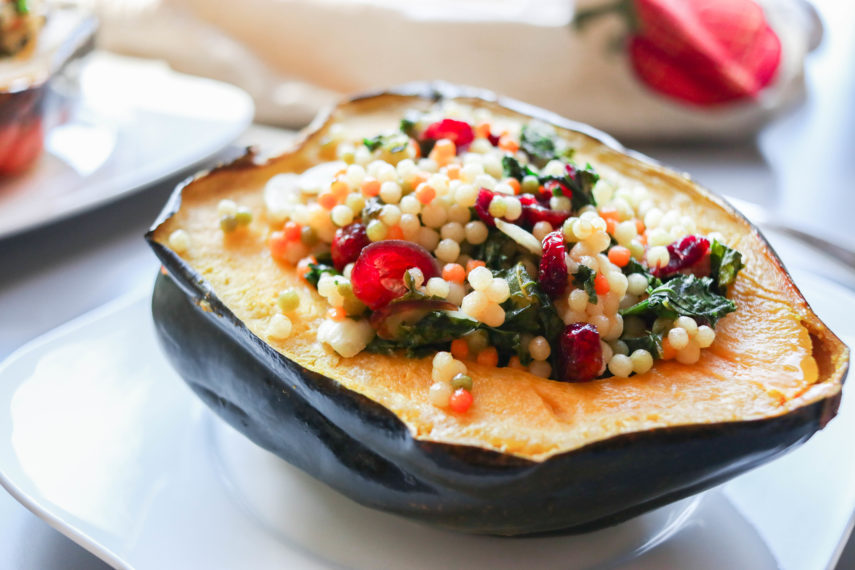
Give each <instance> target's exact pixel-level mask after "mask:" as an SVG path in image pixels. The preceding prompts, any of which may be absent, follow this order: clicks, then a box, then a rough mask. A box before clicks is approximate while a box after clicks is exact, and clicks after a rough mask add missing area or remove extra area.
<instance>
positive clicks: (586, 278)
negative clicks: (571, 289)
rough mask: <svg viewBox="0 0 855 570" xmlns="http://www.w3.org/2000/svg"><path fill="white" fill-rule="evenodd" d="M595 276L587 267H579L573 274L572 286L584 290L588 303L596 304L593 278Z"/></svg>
mask: <svg viewBox="0 0 855 570" xmlns="http://www.w3.org/2000/svg"><path fill="white" fill-rule="evenodd" d="M596 276H597V274H596V273H594V270H593V269H591V268H590V267H588V266H587V265H579V269H577V270H576V273H574V274H573V285H575V286H576V288H577V289H584V290H585V293H587V294H588V302H589V303H592V304H594V305H596V304H597V291H596V289H595V288H594V278H595V277H596Z"/></svg>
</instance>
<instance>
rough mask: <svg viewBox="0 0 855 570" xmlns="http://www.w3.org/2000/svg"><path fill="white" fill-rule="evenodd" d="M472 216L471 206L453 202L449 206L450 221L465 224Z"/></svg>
mask: <svg viewBox="0 0 855 570" xmlns="http://www.w3.org/2000/svg"><path fill="white" fill-rule="evenodd" d="M471 218H472V214H471V212H470V211H469V208H467V207H466V206H461V205H460V204H452V205H451V206H449V208H448V221H450V222H457V223H458V224H465V223H466V222H468V221H469V220H470V219H471Z"/></svg>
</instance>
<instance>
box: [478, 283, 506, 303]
mask: <svg viewBox="0 0 855 570" xmlns="http://www.w3.org/2000/svg"><path fill="white" fill-rule="evenodd" d="M484 292H485V293H486V294H487V298H488V299H490V300H491V301H492V302H494V303H504V302H505V301H507V300H508V297H510V296H511V289H510V286H509V285H508V282H507V280H506V279H502V278H501V277H495V278H493V281H492V282H491V283H490V285H488V286H487V288H486V289H485V290H484Z"/></svg>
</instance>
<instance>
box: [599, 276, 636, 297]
mask: <svg viewBox="0 0 855 570" xmlns="http://www.w3.org/2000/svg"><path fill="white" fill-rule="evenodd" d="M633 275H637V274H636V273H633ZM606 279H607V280H608V282H609V291H611V292H612V293H614V294H615V297H616V299H617V301H618V302H620V299H621V298H623V296H624V295H626V292H627V290H628V289H629V279H628V278H627V276H626V275H624V274H623V273H620V272H618V271H611V272H609V274H608V275H606Z"/></svg>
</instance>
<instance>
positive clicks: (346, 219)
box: [330, 204, 353, 227]
mask: <svg viewBox="0 0 855 570" xmlns="http://www.w3.org/2000/svg"><path fill="white" fill-rule="evenodd" d="M330 217H331V218H332V221H333V223H334V224H335V225H337V226H339V227H342V226H346V225H348V224H350V223H351V222H353V210H351V209H350V208H348V207H347V206H345V205H343V204H339V205H338V206H336V207H335V208H333V209H332V212H330Z"/></svg>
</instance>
